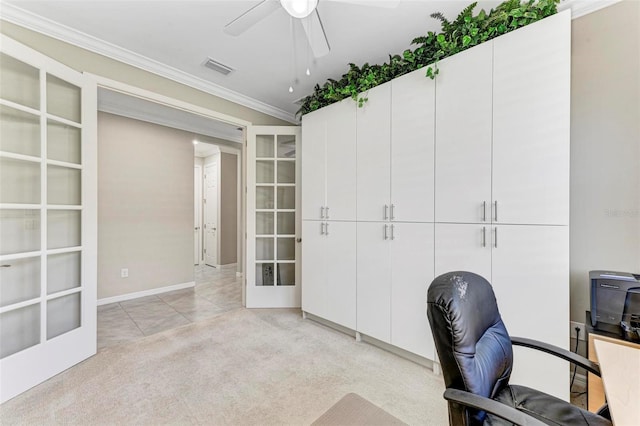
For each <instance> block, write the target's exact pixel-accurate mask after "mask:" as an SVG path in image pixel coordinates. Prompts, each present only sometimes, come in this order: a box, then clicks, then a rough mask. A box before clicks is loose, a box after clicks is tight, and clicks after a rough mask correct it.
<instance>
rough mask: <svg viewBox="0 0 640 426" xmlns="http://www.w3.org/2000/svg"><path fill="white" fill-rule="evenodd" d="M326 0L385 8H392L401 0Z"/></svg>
mask: <svg viewBox="0 0 640 426" xmlns="http://www.w3.org/2000/svg"><path fill="white" fill-rule="evenodd" d="M327 1H334V2H336V3H350V4H357V5H360V6H371V7H384V8H387V9H394V8H396V7H398V5H399V4H400V1H401V0H327Z"/></svg>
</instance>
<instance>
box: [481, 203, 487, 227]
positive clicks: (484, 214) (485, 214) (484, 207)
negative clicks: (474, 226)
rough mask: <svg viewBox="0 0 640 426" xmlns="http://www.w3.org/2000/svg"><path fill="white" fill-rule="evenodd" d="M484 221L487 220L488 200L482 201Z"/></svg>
mask: <svg viewBox="0 0 640 426" xmlns="http://www.w3.org/2000/svg"><path fill="white" fill-rule="evenodd" d="M482 221H483V222H486V221H487V202H486V201H483V202H482Z"/></svg>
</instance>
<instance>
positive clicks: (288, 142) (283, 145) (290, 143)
mask: <svg viewBox="0 0 640 426" xmlns="http://www.w3.org/2000/svg"><path fill="white" fill-rule="evenodd" d="M278 158H296V137H295V136H294V135H279V136H278Z"/></svg>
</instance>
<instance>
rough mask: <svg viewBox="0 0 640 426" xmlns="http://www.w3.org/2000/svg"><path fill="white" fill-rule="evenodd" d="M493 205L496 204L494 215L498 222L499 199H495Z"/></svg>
mask: <svg viewBox="0 0 640 426" xmlns="http://www.w3.org/2000/svg"><path fill="white" fill-rule="evenodd" d="M493 205H494V207H493V217H494V219H495V221H496V222H497V221H498V201H494V202H493Z"/></svg>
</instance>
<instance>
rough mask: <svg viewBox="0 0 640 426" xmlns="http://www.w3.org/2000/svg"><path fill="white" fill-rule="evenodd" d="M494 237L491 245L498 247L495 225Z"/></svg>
mask: <svg viewBox="0 0 640 426" xmlns="http://www.w3.org/2000/svg"><path fill="white" fill-rule="evenodd" d="M495 233H496V234H495V237H494V239H493V247H495V248H498V228H497V227H496V230H495Z"/></svg>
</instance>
